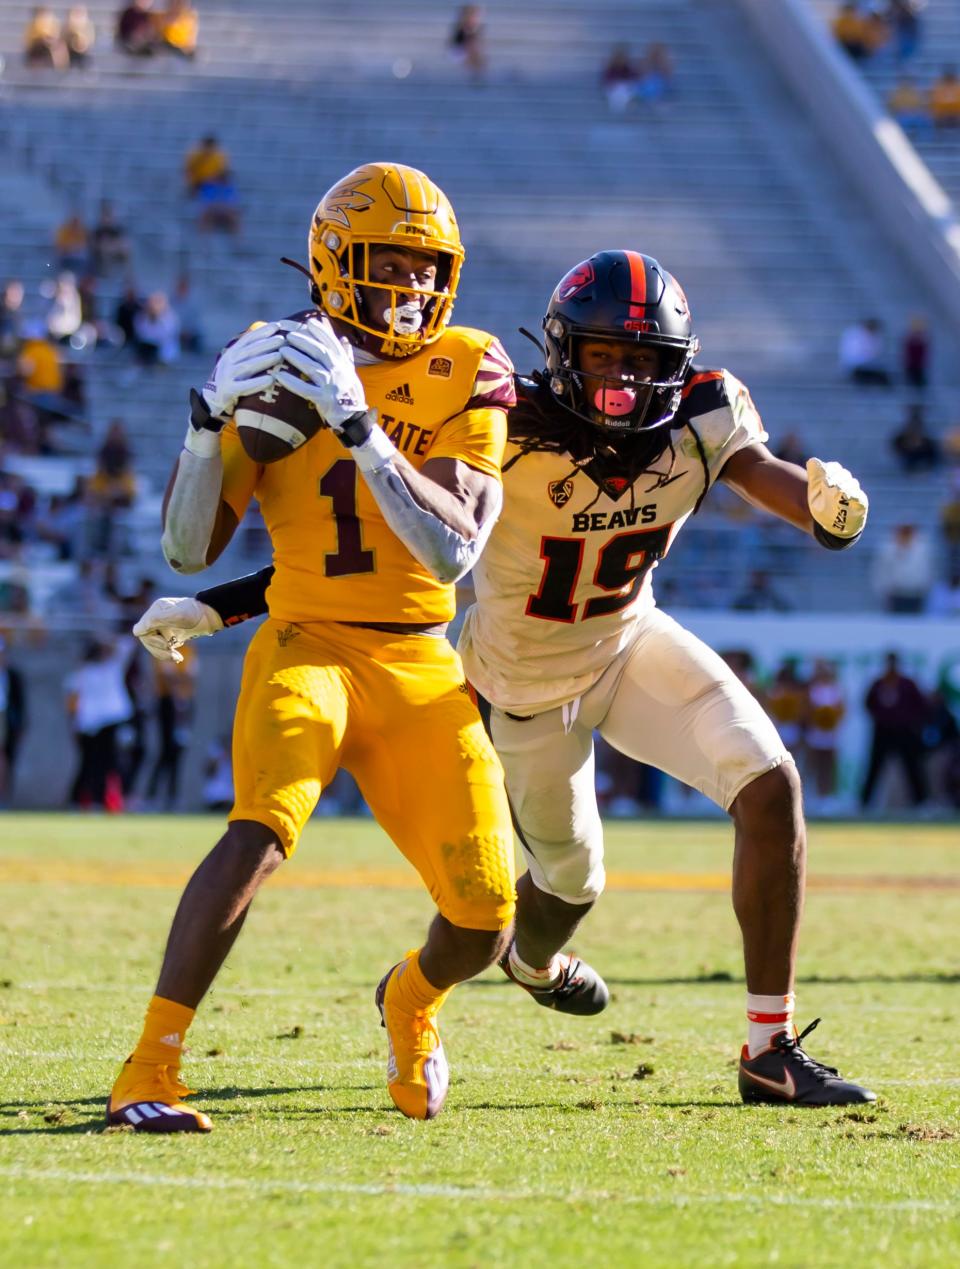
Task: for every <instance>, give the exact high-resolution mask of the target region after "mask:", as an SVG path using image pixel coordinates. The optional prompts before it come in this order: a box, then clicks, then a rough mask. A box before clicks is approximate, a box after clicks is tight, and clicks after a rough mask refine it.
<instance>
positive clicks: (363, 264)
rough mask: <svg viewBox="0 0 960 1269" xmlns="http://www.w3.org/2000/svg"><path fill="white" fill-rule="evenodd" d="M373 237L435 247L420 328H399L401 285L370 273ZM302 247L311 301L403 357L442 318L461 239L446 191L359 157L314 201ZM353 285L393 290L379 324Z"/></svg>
mask: <svg viewBox="0 0 960 1269" xmlns="http://www.w3.org/2000/svg"><path fill="white" fill-rule="evenodd" d="M380 244H387V245H389V246H392V247H398V248H405V249H407V250H411V251H432V252H436V253H437V277H436V282H435V284H434V286H435V289H434V290H431V291H426V292H422V294H425V295H426V297H427V303H426V305H425V306H424V309H423V321H422V323H421V325H420V328H419V330H416V331H412V332H410V331H407V332H404V331H403V329H402V325H403V323H402V322H401V323H398V322H397V309H398V306H399V305H400V304H401V302H402V296H403V293H404V290H403V288H402V287H399V286H393V285H390V284H389V283H385V282H373V281H371V280H370V251H371V248H372V247H374V246H378V245H380ZM307 248H308V251H309V253H310V275H311V277H312V279H313V283H314V288H315V289H314V294H313V299H314V303H315V304H316V305H317V306H318V307H319V308H322V309H323V311H324V312H325V313H327V314H328V315H329V316H330V317H333V318H336V319H337V320H338V321H341V322H347V323H348V324H349V325H351V326H354V327H355V328H356V329H357V330H359V331H362V332H363V334H364V335H365V336H367V337H372V338H374V339H376V340H379V341H381V345H380V348H379V351H380V352H381V354H383V355H386V356H390V357H409V356H410V355H411V354H412V353H415V352H417V351H419V349H420V348H422V347H424V345H426V344H429V343H432V342H433V341H434V340H435V339H437V338H438V337H439V335H440V334H441V332H442V331H443V329H444V327H445V326H446V325H447V323H448V322H449V320H450V315H451V312H452V311H453V301H454V299H455V297H456V294H457V282H458V281H459V278H460V267H461V265H462V264H463V259H464V250H463V244H462V243H461V241H460V230H459V228H458V227H457V218H456V216H454V214H453V208H452V207H451V206H450V201H449V199H448V198H447V196H446V194H444V192H443V190H441V189H440V188H439V187H438V186H436V185H434V183H433V181H431V180H430V178H429V177H428V176H425V175H424V173H423V172H418V171H417V169H416V168H413V167H406V166H404V165H403V164H402V163H365V164H364V165H363V166H362V167H358V168H355V169H354V171H352V172H351V173H350V174H349V176H345V177H344V178H343V179H342V180H340V181H337V183H336V185H334V186H333V188H332V189H329V190H328V191H327V192H326V194H324V196H323V198H321V200H320V202H319V204H318V205H317V210H316V211H315V212H314V215H313V222H312V224H311V226H310V237H309V241H308V244H307ZM358 287H370V288H376V289H377V290H380V291H389V292H391V293H392V294H391V297H390V301H391V302H390V307H389V309H388V310H387V312H388V316H387V319H386V321H387V329H386V330H384V329H382V328H379V329H378V328H376V327H374V326H371V325H370V324H369V322H368V320H366V319H365V314H364V311H363V307H364V306H363V299H362V296H361V295H360V294H359V293H358V290H357V288H358Z"/></svg>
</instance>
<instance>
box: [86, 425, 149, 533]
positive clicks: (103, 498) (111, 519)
mask: <svg viewBox="0 0 960 1269" xmlns="http://www.w3.org/2000/svg"><path fill="white" fill-rule="evenodd" d="M136 494H137V480H136V476H135V474H134V470H133V456H132V454H131V452H130V444H129V442H128V440H127V432H126V428H125V427H124V425H123V423H122V422H121V421H120V420H119V419H114V420H113V422H112V423H111V424H110V427H109V428H108V430H107V434H106V437H105V438H104V441H103V444H102V445H101V447H100V452H99V453H98V454H97V468H96V471H95V472H94V473H93V475H92V476H91V477H90V479H89V481H88V482H87V488H86V495H87V505H88V507H89V508H90V513H91V526H90V527H91V544H90V545H91V551H92V553H93V554H94V555H96V556H100V557H101V558H102V557H106V556H111V555H113V554H114V553H115V552H116V550H117V549H118V534H117V522H116V513H117V512H118V511H124V510H126V509H127V508H128V507H130V506H132V505H133V501H134V498H135V497H136Z"/></svg>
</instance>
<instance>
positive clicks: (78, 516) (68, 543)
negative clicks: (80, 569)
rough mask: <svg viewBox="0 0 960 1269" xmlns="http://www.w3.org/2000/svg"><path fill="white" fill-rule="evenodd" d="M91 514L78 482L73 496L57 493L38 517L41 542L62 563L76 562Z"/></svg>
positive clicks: (37, 531)
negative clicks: (87, 509) (64, 561)
mask: <svg viewBox="0 0 960 1269" xmlns="http://www.w3.org/2000/svg"><path fill="white" fill-rule="evenodd" d="M86 520H87V512H86V507H85V506H84V491H83V487H82V485H81V484H80V483H79V482H78V483H77V485H76V486H75V488H74V490H73V492H72V493H69V494H53V495H52V496H51V498H50V500H49V502H48V503H47V505H46V508H45V509H43V510H42V511H41V512H40V514H39V515H38V516H37V520H36V525H35V531H36V535H37V540H38V541H40V542H46V543H47V544H48V546H49V547H50V549H51V550H52V552H53V554H54V557H55V558H56V559H58V560H75V559H76V558H77V556H78V555H79V549H80V546H81V544H82V543H83V539H84V532H85V527H86Z"/></svg>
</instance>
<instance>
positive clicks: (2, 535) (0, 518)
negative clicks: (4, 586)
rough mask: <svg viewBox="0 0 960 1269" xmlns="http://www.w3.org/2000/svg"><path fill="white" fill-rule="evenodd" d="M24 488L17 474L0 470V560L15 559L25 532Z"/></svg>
mask: <svg viewBox="0 0 960 1269" xmlns="http://www.w3.org/2000/svg"><path fill="white" fill-rule="evenodd" d="M23 496H24V488H23V482H22V481H21V480H20V478H19V477H18V476H13V475H11V474H10V473H9V472H0V560H9V559H16V558H18V556H19V554H20V547H21V546H22V544H23V540H24V537H25V536H26V534H25V524H24V509H25V508H24V503H23Z"/></svg>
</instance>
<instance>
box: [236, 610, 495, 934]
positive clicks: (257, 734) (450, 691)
mask: <svg viewBox="0 0 960 1269" xmlns="http://www.w3.org/2000/svg"><path fill="white" fill-rule="evenodd" d="M341 766H343V767H345V768H346V769H347V770H348V771H349V772H350V773H351V774H352V775H353V777H354V779H355V780H356V781H357V784H358V785H359V786H360V790H361V792H362V793H363V796H364V798H365V799H366V801H367V804H368V806H369V807H370V809H371V811H372V812H373V814H374V816H375V817H376V819H377V822H378V823H379V824H380V826H381V827H382V828H383V829H384V831H385V832H386V833H387V834H388V835H389V836H390V837H391V838H392V839H393V841H394V842H395V843H396V845H397V846H398V847H399V849H400V850H401V851H402V852H403V854H404V855H405V856H406V858H407V859H408V860H409V861H410V863H411V864H412V865H413V866H414V868H416V870H417V872H418V873H419V874H420V876H421V877H422V878H423V882H424V884H425V885H426V887H427V889H428V890H429V891H430V894H431V895H432V896H433V899H434V902H435V903H436V905H437V907H438V909H439V910H440V912H441V913H442V914H443V915H444V916H445V917H446V918H447V919H448V920H449V921H450V922H452V924H454V925H458V926H462V927H465V928H468V929H475V930H498V929H503V928H504V927H505V926H506V925H507V924H509V922H510V920H511V918H512V916H513V905H514V858H513V830H512V827H511V823H510V810H509V806H508V804H507V797H506V793H505V792H504V788H503V771H502V769H501V766H500V761H499V759H498V758H497V756H496V754H495V753H494V750H493V746H492V745H491V743H490V741H489V739H488V738H487V735H486V732H485V731H484V729H483V724H482V723H481V721H480V717H479V715H478V714H477V711H476V708H475V706H474V705H473V703H472V701H471V700H470V698H469V696H468V695H467V690H466V685H465V683H464V677H463V667H462V666H461V664H460V658H459V657H458V656H457V654H456V652H454V650H453V648H452V647H451V646H450V644H449V643H448V642H447V641H446V639H438V638H435V637H432V636H430V635H398V634H388V633H385V632H383V631H379V630H369V629H365V628H363V627H357V626H348V625H341V624H337V623H335V622H329V623H324V624H320V623H317V624H312V625H310V626H294V625H288V624H285V623H283V622H279V621H275V620H273V619H268V620H267V621H266V622H265V623H264V624H263V625H262V626H261V627H260V629H259V630H258V631H257V633H256V634H255V635H254V637H253V639H252V640H251V643H250V647H249V649H248V651H247V656H246V660H245V662H244V668H243V681H242V684H241V687H240V698H239V700H238V702H237V712H236V719H235V722H234V730H233V772H234V783H235V790H236V791H235V802H234V806H233V810H232V811H231V812H230V816H229V818H230V819H231V820H256V821H258V822H259V823H261V824H265V825H267V826H268V827H269V828H272V829H273V830H274V831H275V832H276V833H277V835H278V837H279V839H280V844H281V846H282V847H283V849H284V851H285V853H286V854H287V855H288V856H289V855H291V854H292V853H293V851H294V849H295V848H296V845H297V841H298V839H299V837H300V834H301V832H302V831H303V826H304V824H305V823H306V822H307V820H308V819H309V818H310V815H311V814H312V812H313V809H314V807H315V806H316V804H317V800H318V798H319V797H320V794H321V791H322V789H324V788H325V787H326V786H327V785H328V784H329V783H330V781H331V780H332V779H333V776H334V774H335V773H336V771H337V769H338V767H341Z"/></svg>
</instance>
